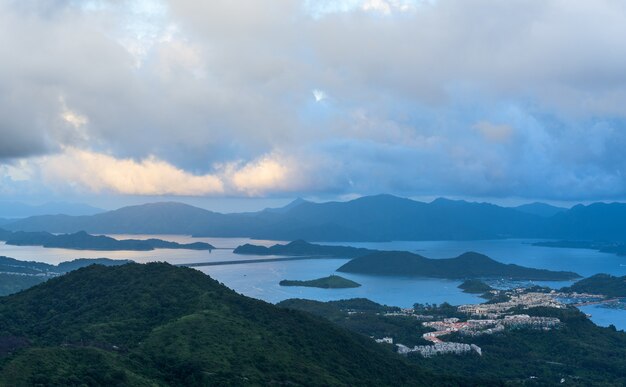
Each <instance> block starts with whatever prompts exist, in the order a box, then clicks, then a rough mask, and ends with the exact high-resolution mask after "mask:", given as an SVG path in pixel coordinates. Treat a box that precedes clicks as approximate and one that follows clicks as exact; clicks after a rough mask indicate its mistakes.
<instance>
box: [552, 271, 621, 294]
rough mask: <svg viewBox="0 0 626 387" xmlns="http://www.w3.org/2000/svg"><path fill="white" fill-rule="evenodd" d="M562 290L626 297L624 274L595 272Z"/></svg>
mask: <svg viewBox="0 0 626 387" xmlns="http://www.w3.org/2000/svg"><path fill="white" fill-rule="evenodd" d="M561 291H564V292H577V293H592V294H602V295H605V296H607V297H626V276H623V277H615V276H612V275H609V274H596V275H593V276H591V277H589V278H585V279H582V280H580V281H578V282H576V283H574V284H573V285H572V286H570V287H567V288H563V289H561Z"/></svg>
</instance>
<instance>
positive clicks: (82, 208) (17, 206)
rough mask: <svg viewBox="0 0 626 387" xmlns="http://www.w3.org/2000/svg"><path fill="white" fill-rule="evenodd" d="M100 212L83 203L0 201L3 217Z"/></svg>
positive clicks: (0, 210) (100, 210)
mask: <svg viewBox="0 0 626 387" xmlns="http://www.w3.org/2000/svg"><path fill="white" fill-rule="evenodd" d="M101 212H105V210H103V209H101V208H97V207H93V206H90V205H88V204H84V203H67V202H51V203H45V204H40V205H30V204H26V203H22V202H15V201H11V202H6V201H0V216H1V217H4V218H26V217H29V216H37V215H55V214H65V215H75V216H76V215H95V214H98V213H101ZM1 223H2V222H1V221H0V224H1Z"/></svg>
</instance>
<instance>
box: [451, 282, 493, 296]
mask: <svg viewBox="0 0 626 387" xmlns="http://www.w3.org/2000/svg"><path fill="white" fill-rule="evenodd" d="M458 288H459V289H463V292H465V293H474V294H484V293H487V292H490V291H492V290H493V288H492V287H491V286H489V285H487V284H486V283H484V282H483V281H481V280H477V279H469V280H465V282H463V283H462V284H460V285H459V286H458Z"/></svg>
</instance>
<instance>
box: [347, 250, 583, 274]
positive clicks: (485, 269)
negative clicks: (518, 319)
mask: <svg viewBox="0 0 626 387" xmlns="http://www.w3.org/2000/svg"><path fill="white" fill-rule="evenodd" d="M337 271H339V272H343V273H355V274H369V275H376V276H394V277H433V278H450V279H468V278H472V279H476V278H508V279H516V280H536V281H559V280H570V279H574V278H580V276H579V275H578V274H576V273H572V272H565V271H550V270H544V269H532V268H528V267H523V266H518V265H514V264H508V265H507V264H504V263H500V262H497V261H494V260H493V259H491V258H489V257H487V256H485V255H482V254H478V253H473V252H469V253H465V254H462V255H459V256H458V257H456V258H449V259H428V258H426V257H423V256H421V255H418V254H413V253H409V252H406V251H379V252H376V253H372V254H369V255H365V256H363V257H359V258H355V259H353V260H351V261H350V262H348V263H346V264H345V265H343V266H341V267H340V268H339V269H337Z"/></svg>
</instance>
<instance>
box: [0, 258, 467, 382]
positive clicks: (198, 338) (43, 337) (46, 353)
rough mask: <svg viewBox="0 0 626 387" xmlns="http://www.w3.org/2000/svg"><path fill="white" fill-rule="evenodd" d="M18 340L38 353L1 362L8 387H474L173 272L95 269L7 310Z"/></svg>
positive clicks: (20, 298)
mask: <svg viewBox="0 0 626 387" xmlns="http://www.w3.org/2000/svg"><path fill="white" fill-rule="evenodd" d="M11 337H13V338H15V337H17V338H23V339H26V340H27V341H26V343H30V345H29V344H23V345H22V348H21V349H16V350H15V351H14V353H13V354H12V355H8V356H6V354H5V356H4V358H2V359H0V367H1V368H0V385H19V384H29V385H30V384H35V383H36V382H38V381H41V380H42V378H45V379H46V380H54V381H55V382H56V383H58V384H62V385H68V384H76V383H77V382H85V381H93V383H92V384H94V385H105V384H112V383H115V384H124V385H148V384H152V385H213V384H219V385H223V384H230V385H233V384H234V385H239V384H253V385H254V384H262V385H266V384H291V385H424V384H429V383H430V384H438V385H458V384H465V383H468V381H461V380H453V379H449V378H445V377H441V378H440V377H435V376H432V375H430V374H428V373H427V372H424V371H422V370H421V369H420V368H416V367H411V366H408V365H407V364H406V363H405V362H404V361H403V360H401V359H400V358H398V357H396V355H395V354H393V353H391V352H389V351H388V350H386V349H384V348H383V347H381V346H377V345H376V344H375V343H373V342H371V341H370V340H369V339H367V338H366V337H361V336H359V335H354V334H351V333H348V332H346V331H343V330H342V329H340V328H337V327H334V326H332V325H330V324H329V323H326V322H325V321H322V320H318V319H316V318H313V317H310V316H308V315H306V314H303V313H301V312H296V311H289V310H283V309H280V308H277V307H275V306H273V305H271V304H267V303H265V302H262V301H258V300H253V299H250V298H247V297H244V296H241V295H238V294H236V293H235V292H233V291H231V290H230V289H228V288H226V287H224V286H223V285H220V284H219V283H218V282H217V281H215V280H212V279H211V278H209V277H208V276H206V275H204V274H202V273H200V272H198V271H195V270H193V269H188V268H181V267H174V266H171V265H168V264H147V265H139V264H128V265H123V266H118V267H102V266H97V265H95V266H90V267H87V268H83V269H80V270H77V271H74V272H71V273H69V274H67V275H65V276H62V277H59V278H55V279H52V280H49V281H48V282H46V283H45V284H42V285H39V286H36V287H34V288H31V289H29V290H26V291H23V292H21V293H18V294H15V295H12V296H8V297H4V298H0V341H2V340H6V339H7V338H11ZM14 341H15V340H14ZM22 342H24V341H22ZM0 344H1V343H0ZM0 347H1V345H0ZM0 356H2V354H0ZM88 384H89V383H88Z"/></svg>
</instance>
